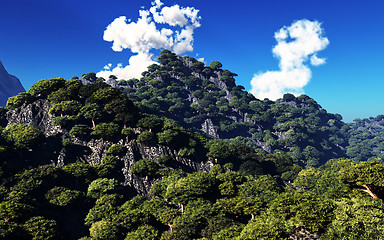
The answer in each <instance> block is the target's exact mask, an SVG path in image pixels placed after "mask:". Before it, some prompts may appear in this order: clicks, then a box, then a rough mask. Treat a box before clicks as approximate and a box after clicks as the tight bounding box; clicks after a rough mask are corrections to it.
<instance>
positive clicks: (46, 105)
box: [6, 99, 212, 195]
mask: <svg viewBox="0 0 384 240" xmlns="http://www.w3.org/2000/svg"><path fill="white" fill-rule="evenodd" d="M51 107H52V104H51V103H50V102H49V101H48V100H46V99H38V100H36V101H34V102H32V103H29V104H24V105H22V106H20V107H18V108H15V109H13V110H10V111H8V112H7V113H6V118H7V121H8V124H12V123H17V124H28V125H32V126H34V127H36V128H39V129H40V130H42V132H43V133H44V135H45V137H46V138H47V139H51V140H52V139H59V142H57V143H55V144H54V146H53V148H54V149H51V150H50V151H52V152H54V155H53V156H52V158H51V159H50V160H51V162H52V163H53V164H55V165H57V166H60V167H62V166H64V165H65V164H67V163H68V162H73V161H82V162H86V163H88V164H89V165H91V166H95V165H98V164H101V162H102V159H103V158H104V157H105V156H106V155H107V150H108V148H109V147H111V146H112V145H114V144H120V145H123V146H125V147H126V148H127V150H128V151H127V153H126V154H125V156H120V157H119V159H120V161H122V162H123V164H122V165H123V168H122V169H121V174H122V176H121V178H122V179H124V182H122V184H123V185H125V186H129V187H131V188H133V189H135V190H136V192H137V193H139V194H141V195H148V192H149V189H150V187H151V186H152V184H153V183H155V182H156V181H158V180H156V179H147V178H143V177H139V176H136V175H132V174H131V168H132V166H133V164H135V163H136V162H137V161H139V160H141V159H143V158H148V159H150V160H153V161H155V160H156V159H157V158H159V157H160V156H164V155H166V156H170V157H171V159H172V162H173V165H175V166H177V167H180V168H182V169H183V170H185V171H187V172H192V171H209V170H210V169H211V167H212V163H211V162H209V161H208V162H203V161H201V162H195V161H192V160H190V159H188V158H183V157H180V156H179V155H178V154H177V151H176V150H174V149H172V148H170V147H168V146H164V145H160V144H155V145H146V144H143V143H140V142H137V141H136V140H135V139H132V140H130V141H126V140H125V139H120V141H118V142H111V141H107V140H103V139H87V140H84V139H79V138H77V137H74V136H69V134H68V130H66V129H63V128H61V127H60V126H56V125H53V124H52V120H53V119H54V116H53V115H51V114H49V109H50V108H51ZM133 130H134V131H135V132H136V133H140V132H141V129H140V128H135V129H133ZM64 138H71V140H72V143H73V144H72V145H71V147H70V148H65V147H63V146H62V145H61V140H60V139H64ZM51 140H49V141H51ZM48 144H49V143H48ZM52 144H53V143H52ZM74 152H76V153H74Z"/></svg>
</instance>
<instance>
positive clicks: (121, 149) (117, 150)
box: [107, 144, 128, 157]
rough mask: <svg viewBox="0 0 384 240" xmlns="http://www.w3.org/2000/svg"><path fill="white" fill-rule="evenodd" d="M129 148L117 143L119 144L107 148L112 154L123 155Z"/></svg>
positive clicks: (108, 152)
mask: <svg viewBox="0 0 384 240" xmlns="http://www.w3.org/2000/svg"><path fill="white" fill-rule="evenodd" d="M127 150H128V149H127V148H126V147H125V146H122V145H118V144H117V145H113V146H111V147H109V148H108V150H107V154H109V155H112V156H119V157H122V156H124V155H125V153H126V152H127Z"/></svg>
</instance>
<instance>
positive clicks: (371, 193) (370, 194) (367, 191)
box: [361, 184, 378, 198]
mask: <svg viewBox="0 0 384 240" xmlns="http://www.w3.org/2000/svg"><path fill="white" fill-rule="evenodd" d="M362 186H363V187H364V188H365V189H361V191H363V192H366V193H368V194H369V196H371V197H373V198H378V197H377V195H376V194H374V193H373V192H372V190H371V189H370V188H369V187H368V186H367V185H365V184H363V185H362Z"/></svg>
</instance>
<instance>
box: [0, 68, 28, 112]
mask: <svg viewBox="0 0 384 240" xmlns="http://www.w3.org/2000/svg"><path fill="white" fill-rule="evenodd" d="M20 92H25V89H24V87H23V85H21V83H20V81H19V79H18V78H17V77H15V76H13V75H10V74H9V73H8V72H7V70H5V68H4V66H3V63H2V62H1V61H0V106H2V107H5V105H6V104H7V100H8V98H9V97H12V96H15V95H17V94H18V93H20Z"/></svg>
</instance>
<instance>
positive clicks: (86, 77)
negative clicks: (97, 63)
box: [81, 72, 97, 81]
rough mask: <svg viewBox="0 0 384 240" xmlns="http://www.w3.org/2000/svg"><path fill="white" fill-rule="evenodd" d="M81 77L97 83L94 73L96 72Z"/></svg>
mask: <svg viewBox="0 0 384 240" xmlns="http://www.w3.org/2000/svg"><path fill="white" fill-rule="evenodd" d="M81 77H82V78H84V79H87V80H91V81H96V78H97V77H96V73H94V72H89V73H87V74H83V75H82V76H81Z"/></svg>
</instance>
